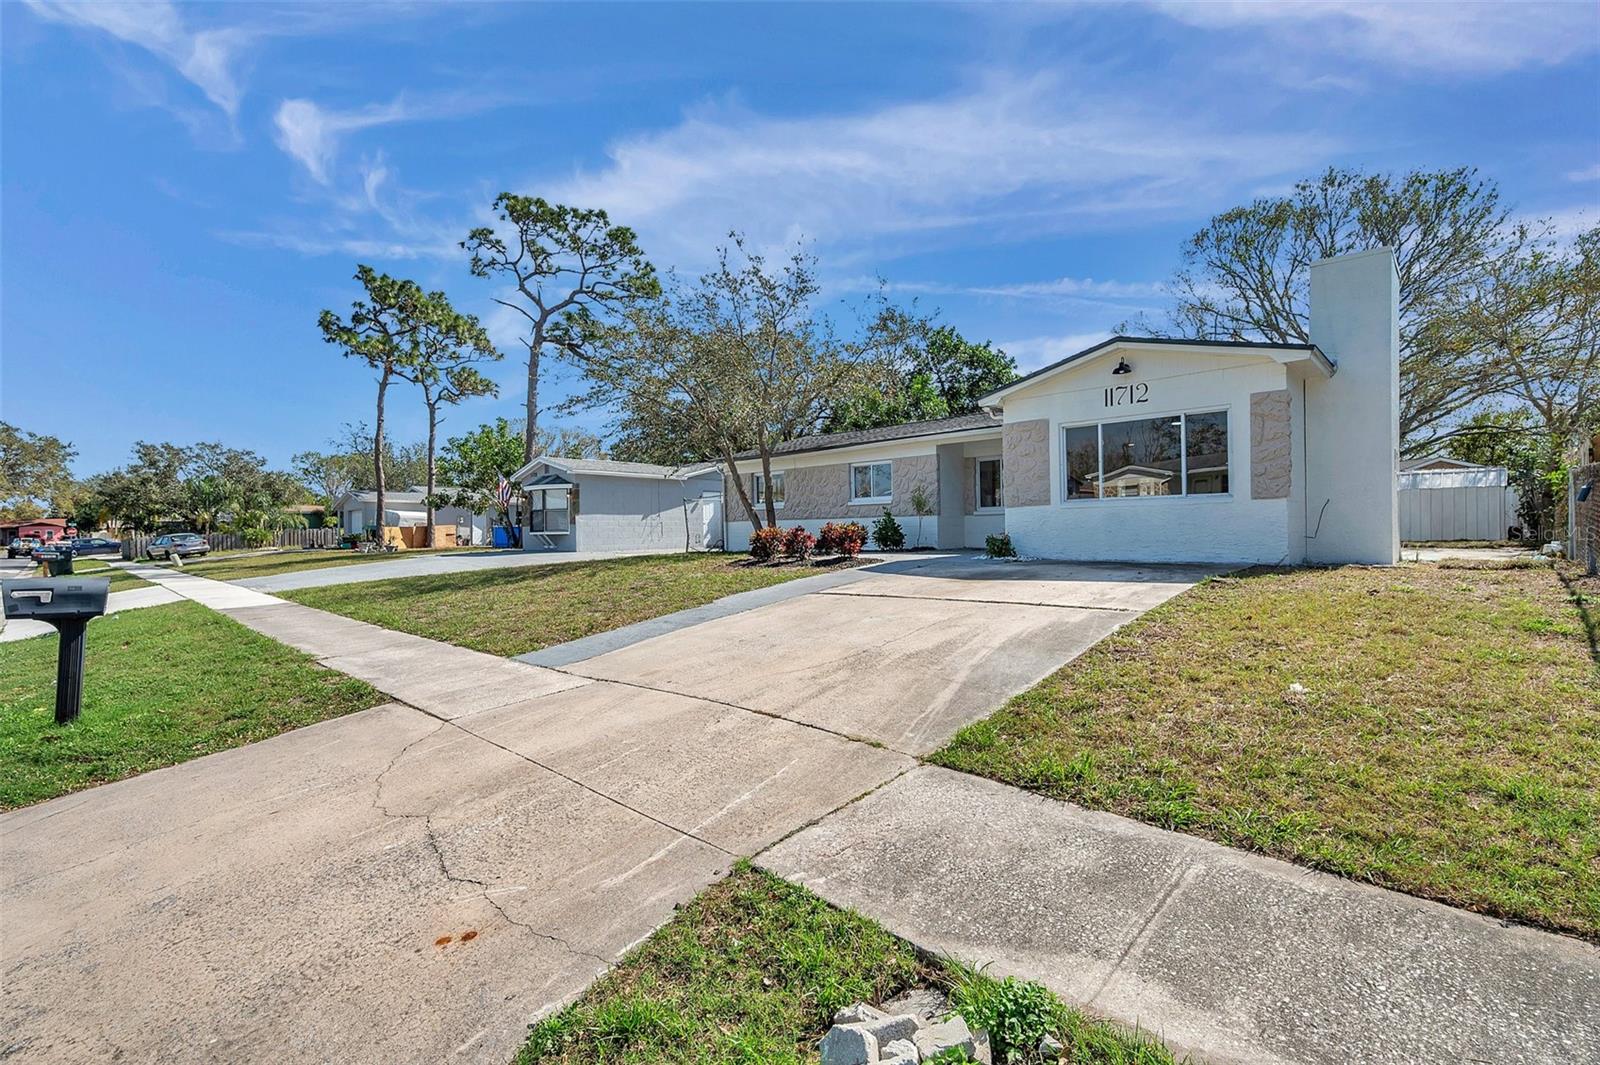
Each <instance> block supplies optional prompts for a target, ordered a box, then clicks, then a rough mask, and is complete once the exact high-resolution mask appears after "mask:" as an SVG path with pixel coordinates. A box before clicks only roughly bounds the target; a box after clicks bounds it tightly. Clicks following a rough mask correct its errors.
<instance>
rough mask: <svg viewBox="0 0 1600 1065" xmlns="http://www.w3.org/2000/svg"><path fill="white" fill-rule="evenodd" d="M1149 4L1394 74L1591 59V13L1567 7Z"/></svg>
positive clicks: (1233, 1)
mask: <svg viewBox="0 0 1600 1065" xmlns="http://www.w3.org/2000/svg"><path fill="white" fill-rule="evenodd" d="M1151 6H1152V7H1154V8H1156V9H1157V10H1159V11H1161V12H1162V13H1163V14H1165V15H1167V16H1168V17H1170V18H1172V19H1175V20H1177V21H1179V22H1182V23H1184V24H1186V25H1189V26H1196V27H1202V28H1207V29H1222V28H1232V27H1245V28H1252V27H1254V28H1260V29H1262V30H1264V31H1266V32H1267V33H1269V34H1270V35H1272V36H1273V37H1274V38H1275V39H1276V40H1277V41H1278V42H1279V43H1281V44H1287V45H1290V46H1293V47H1296V48H1305V49H1307V50H1313V51H1315V52H1316V53H1318V54H1320V55H1324V56H1327V55H1345V56H1355V57H1360V58H1364V59H1368V60H1377V61H1381V62H1384V63H1388V64H1392V65H1394V66H1395V67H1396V68H1398V69H1422V70H1431V71H1437V72H1443V73H1450V74H1469V75H1470V74H1499V73H1503V72H1505V71H1510V70H1517V69H1520V68H1522V67H1530V66H1554V65H1557V64H1560V63H1564V62H1566V61H1567V60H1569V59H1572V58H1574V57H1576V56H1579V55H1584V54H1587V53H1590V52H1594V51H1600V9H1597V8H1596V7H1595V5H1594V4H1592V3H1583V2H1570V0H1555V2H1544V3H1536V2H1532V0H1512V2H1500V3H1494V2H1478V3H1424V2H1411V3H1379V2H1373V0H1320V2H1317V3H1310V2H1300V3H1261V2H1257V0H1208V2H1205V3H1195V2H1190V0H1155V2H1154V3H1152V4H1151Z"/></svg>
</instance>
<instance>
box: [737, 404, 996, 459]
mask: <svg viewBox="0 0 1600 1065" xmlns="http://www.w3.org/2000/svg"><path fill="white" fill-rule="evenodd" d="M998 428H1000V419H999V418H997V417H995V416H994V415H992V414H990V413H989V412H988V411H978V412H976V413H975V414H958V415H956V416H955V417H954V418H935V419H933V420H931V421H925V422H906V423H905V424H903V425H885V426H882V427H880V428H877V429H852V430H850V431H849V432H844V433H817V434H815V435H813V436H801V437H796V438H795V439H793V440H788V441H785V442H784V443H782V444H779V445H778V446H777V447H775V448H773V449H772V453H773V454H774V455H797V454H801V453H803V452H807V451H832V450H833V449H835V448H841V447H855V446H856V445H858V444H881V443H883V442H885V441H888V440H910V439H912V438H914V437H919V436H938V435H940V434H942V433H961V432H967V431H969V430H972V429H998ZM755 456H756V452H754V451H741V452H740V453H739V454H737V455H735V456H734V457H735V458H740V459H749V458H754V457H755Z"/></svg>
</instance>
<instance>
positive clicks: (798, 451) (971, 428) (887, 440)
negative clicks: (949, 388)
mask: <svg viewBox="0 0 1600 1065" xmlns="http://www.w3.org/2000/svg"><path fill="white" fill-rule="evenodd" d="M884 428H885V429H893V428H894V426H892V425H886V426H884ZM991 429H993V430H999V429H1000V420H999V419H998V418H997V419H995V421H994V423H993V424H991V425H958V426H952V427H951V428H949V429H931V430H929V431H928V432H925V433H907V434H906V435H904V436H885V437H882V438H880V439H877V440H844V441H841V442H839V443H837V444H818V445H817V446H815V447H797V448H790V449H788V450H782V451H779V450H775V451H773V453H772V457H773V458H781V457H783V456H787V455H810V454H813V453H815V452H818V451H839V450H841V449H843V448H847V447H872V446H874V445H877V444H897V443H899V442H900V441H902V440H923V439H926V438H927V437H930V436H949V435H950V434H952V433H981V432H984V431H986V430H991ZM759 457H760V452H757V451H741V452H739V453H738V454H737V455H735V456H733V458H734V461H735V462H743V461H745V460H746V459H753V458H759Z"/></svg>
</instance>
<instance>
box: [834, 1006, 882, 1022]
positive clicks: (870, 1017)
mask: <svg viewBox="0 0 1600 1065" xmlns="http://www.w3.org/2000/svg"><path fill="white" fill-rule="evenodd" d="M886 1016H888V1014H886V1013H884V1012H883V1011H882V1010H880V1009H878V1008H877V1007H876V1006H869V1005H867V1004H866V1003H865V1002H855V1003H851V1004H850V1005H848V1006H846V1007H845V1008H844V1009H842V1010H840V1011H839V1012H838V1013H835V1014H834V1015H833V1023H834V1024H865V1023H866V1022H867V1021H875V1020H877V1019H879V1018H880V1017H886Z"/></svg>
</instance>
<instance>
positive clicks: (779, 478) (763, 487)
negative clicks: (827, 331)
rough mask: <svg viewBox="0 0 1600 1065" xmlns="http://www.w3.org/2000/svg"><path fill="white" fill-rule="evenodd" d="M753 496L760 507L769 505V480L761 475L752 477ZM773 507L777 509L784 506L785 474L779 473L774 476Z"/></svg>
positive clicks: (754, 474)
mask: <svg viewBox="0 0 1600 1065" xmlns="http://www.w3.org/2000/svg"><path fill="white" fill-rule="evenodd" d="M750 488H751V494H752V495H753V496H754V497H755V503H756V506H758V507H764V506H766V505H767V479H766V478H765V477H763V476H762V475H761V474H759V473H752V474H751V475H750ZM772 505H773V507H774V508H775V509H777V508H782V506H783V473H782V471H778V472H775V473H773V475H772Z"/></svg>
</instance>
